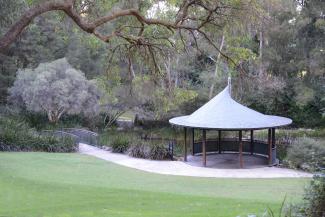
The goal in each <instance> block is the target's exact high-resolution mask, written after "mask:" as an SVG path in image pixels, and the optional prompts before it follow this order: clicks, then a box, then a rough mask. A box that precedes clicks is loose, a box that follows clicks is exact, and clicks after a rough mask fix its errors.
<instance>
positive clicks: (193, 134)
mask: <svg viewBox="0 0 325 217" xmlns="http://www.w3.org/2000/svg"><path fill="white" fill-rule="evenodd" d="M192 155H194V128H192Z"/></svg>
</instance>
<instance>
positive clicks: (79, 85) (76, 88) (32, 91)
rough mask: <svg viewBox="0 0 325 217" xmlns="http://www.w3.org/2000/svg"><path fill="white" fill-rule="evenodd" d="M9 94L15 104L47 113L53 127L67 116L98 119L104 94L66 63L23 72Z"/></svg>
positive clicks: (20, 72) (45, 64)
mask: <svg viewBox="0 0 325 217" xmlns="http://www.w3.org/2000/svg"><path fill="white" fill-rule="evenodd" d="M9 92H10V99H11V101H12V102H15V103H18V104H21V103H22V104H23V105H22V106H25V107H26V108H27V110H30V111H35V112H45V113H46V114H47V116H48V119H49V121H50V122H52V123H56V122H58V121H59V119H60V118H61V117H62V115H64V114H79V113H83V114H85V115H94V114H96V113H98V111H99V98H100V93H99V91H98V90H97V87H96V85H95V83H94V82H92V81H89V80H87V79H86V78H85V75H84V74H83V73H82V72H81V71H79V70H76V69H74V68H73V67H72V66H71V65H70V64H69V63H68V62H67V60H66V59H59V60H56V61H53V62H50V63H42V64H40V65H39V66H38V67H37V68H35V69H28V68H26V69H23V70H19V71H18V72H17V78H16V80H15V82H14V85H13V87H11V88H10V90H9Z"/></svg>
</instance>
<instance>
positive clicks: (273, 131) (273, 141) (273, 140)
mask: <svg viewBox="0 0 325 217" xmlns="http://www.w3.org/2000/svg"><path fill="white" fill-rule="evenodd" d="M271 147H272V148H271V151H272V152H271V153H272V155H273V149H275V128H272V145H271ZM272 155H271V157H272V159H271V162H272V165H273V156H272Z"/></svg>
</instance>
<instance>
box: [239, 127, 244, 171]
mask: <svg viewBox="0 0 325 217" xmlns="http://www.w3.org/2000/svg"><path fill="white" fill-rule="evenodd" d="M238 137H239V165H240V168H243V166H244V165H243V164H244V163H243V138H242V137H243V134H242V131H241V130H240V131H239V136H238Z"/></svg>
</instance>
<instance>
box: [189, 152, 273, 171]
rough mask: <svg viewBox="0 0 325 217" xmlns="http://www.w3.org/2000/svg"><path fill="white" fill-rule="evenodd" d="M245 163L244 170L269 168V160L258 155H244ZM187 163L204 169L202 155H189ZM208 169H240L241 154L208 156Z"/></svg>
mask: <svg viewBox="0 0 325 217" xmlns="http://www.w3.org/2000/svg"><path fill="white" fill-rule="evenodd" d="M243 161H244V167H243V168H244V169H253V168H261V167H268V159H267V158H265V157H262V156H258V155H250V154H243ZM186 163H187V164H189V165H191V166H198V167H203V165H202V155H195V156H192V155H188V156H187V162H186ZM206 167H209V168H217V169H239V168H240V166H239V154H237V153H222V154H207V166H206Z"/></svg>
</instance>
